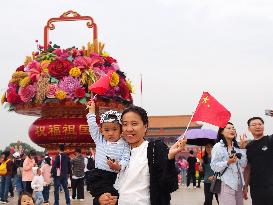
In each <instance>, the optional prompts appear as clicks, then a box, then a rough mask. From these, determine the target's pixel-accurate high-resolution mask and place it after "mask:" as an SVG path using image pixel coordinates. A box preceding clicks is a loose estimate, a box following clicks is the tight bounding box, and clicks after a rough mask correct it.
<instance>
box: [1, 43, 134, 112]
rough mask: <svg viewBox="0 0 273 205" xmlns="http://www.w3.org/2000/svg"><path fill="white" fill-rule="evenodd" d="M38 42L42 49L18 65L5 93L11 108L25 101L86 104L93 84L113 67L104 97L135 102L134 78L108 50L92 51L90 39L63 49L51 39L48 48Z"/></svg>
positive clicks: (5, 99) (3, 98) (39, 47)
mask: <svg viewBox="0 0 273 205" xmlns="http://www.w3.org/2000/svg"><path fill="white" fill-rule="evenodd" d="M36 42H37V48H38V51H36V52H33V53H32V56H27V57H26V59H25V62H24V64H23V65H21V66H20V67H18V68H17V69H16V71H15V72H14V73H13V75H12V78H11V80H10V81H9V84H8V89H7V90H6V92H5V93H4V95H3V96H2V99H1V101H2V103H6V106H7V107H8V109H9V110H13V109H14V106H16V105H17V104H23V103H29V104H43V103H47V102H50V101H57V102H58V101H59V102H61V101H63V100H70V101H74V102H75V103H81V104H84V103H86V101H88V100H89V98H90V96H91V92H90V90H89V87H90V86H91V85H92V84H93V83H95V82H96V81H97V80H99V79H100V78H101V77H102V76H104V75H106V74H107V73H108V72H109V71H112V75H111V79H110V83H109V84H110V86H109V89H108V90H107V91H106V92H105V93H104V94H103V96H102V97H106V98H115V99H116V100H119V101H122V102H124V101H126V102H132V96H131V94H132V92H133V88H132V84H131V82H130V81H129V80H127V79H126V76H125V74H124V73H123V72H121V71H120V69H119V66H118V64H117V61H116V60H115V59H114V58H112V57H110V56H109V55H108V54H107V53H105V52H103V51H102V50H101V51H100V53H99V54H98V53H95V52H92V46H93V45H92V44H90V43H88V45H87V47H86V48H85V47H83V48H82V49H78V48H75V47H72V48H68V49H61V48H60V47H59V46H57V45H56V44H54V45H52V43H51V42H50V43H49V48H48V49H47V50H44V49H43V47H42V46H41V45H39V44H38V41H36Z"/></svg>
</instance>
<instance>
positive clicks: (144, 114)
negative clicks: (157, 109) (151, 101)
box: [121, 105, 149, 126]
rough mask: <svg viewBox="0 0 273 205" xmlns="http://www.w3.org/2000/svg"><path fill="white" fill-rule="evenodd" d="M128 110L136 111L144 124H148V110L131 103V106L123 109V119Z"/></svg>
mask: <svg viewBox="0 0 273 205" xmlns="http://www.w3.org/2000/svg"><path fill="white" fill-rule="evenodd" d="M128 112H134V113H136V114H138V115H139V116H140V117H141V120H142V122H143V124H144V125H147V126H148V124H149V120H148V115H147V112H146V110H144V109H143V108H142V107H138V106H135V105H131V106H129V107H127V108H125V110H123V112H122V114H121V121H122V119H123V116H124V115H125V114H126V113H128Z"/></svg>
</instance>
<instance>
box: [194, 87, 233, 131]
mask: <svg viewBox="0 0 273 205" xmlns="http://www.w3.org/2000/svg"><path fill="white" fill-rule="evenodd" d="M230 116H231V114H230V112H229V111H228V110H227V109H226V108H225V107H224V106H223V105H221V104H220V103H219V102H218V101H217V100H216V99H215V98H214V97H212V96H211V95H210V94H209V93H208V92H203V95H202V97H201V99H200V100H199V104H198V106H197V108H196V110H195V113H194V115H193V117H192V122H195V121H202V122H207V123H210V124H213V125H216V126H218V127H222V128H223V127H225V126H226V124H227V122H228V121H229V119H230Z"/></svg>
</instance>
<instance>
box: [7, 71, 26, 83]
mask: <svg viewBox="0 0 273 205" xmlns="http://www.w3.org/2000/svg"><path fill="white" fill-rule="evenodd" d="M27 76H28V74H27V73H26V72H24V71H16V72H15V73H13V74H12V78H11V80H10V83H19V82H20V81H21V80H22V79H23V78H25V77H27Z"/></svg>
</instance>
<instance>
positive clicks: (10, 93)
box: [7, 89, 22, 104]
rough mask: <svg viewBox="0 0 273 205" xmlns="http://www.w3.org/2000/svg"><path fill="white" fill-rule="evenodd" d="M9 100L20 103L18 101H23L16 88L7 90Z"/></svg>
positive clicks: (11, 102) (12, 102)
mask: <svg viewBox="0 0 273 205" xmlns="http://www.w3.org/2000/svg"><path fill="white" fill-rule="evenodd" d="M7 101H8V102H9V103H10V104H18V103H21V102H22V100H21V98H20V96H19V95H18V94H17V93H16V90H14V89H8V91H7Z"/></svg>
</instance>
